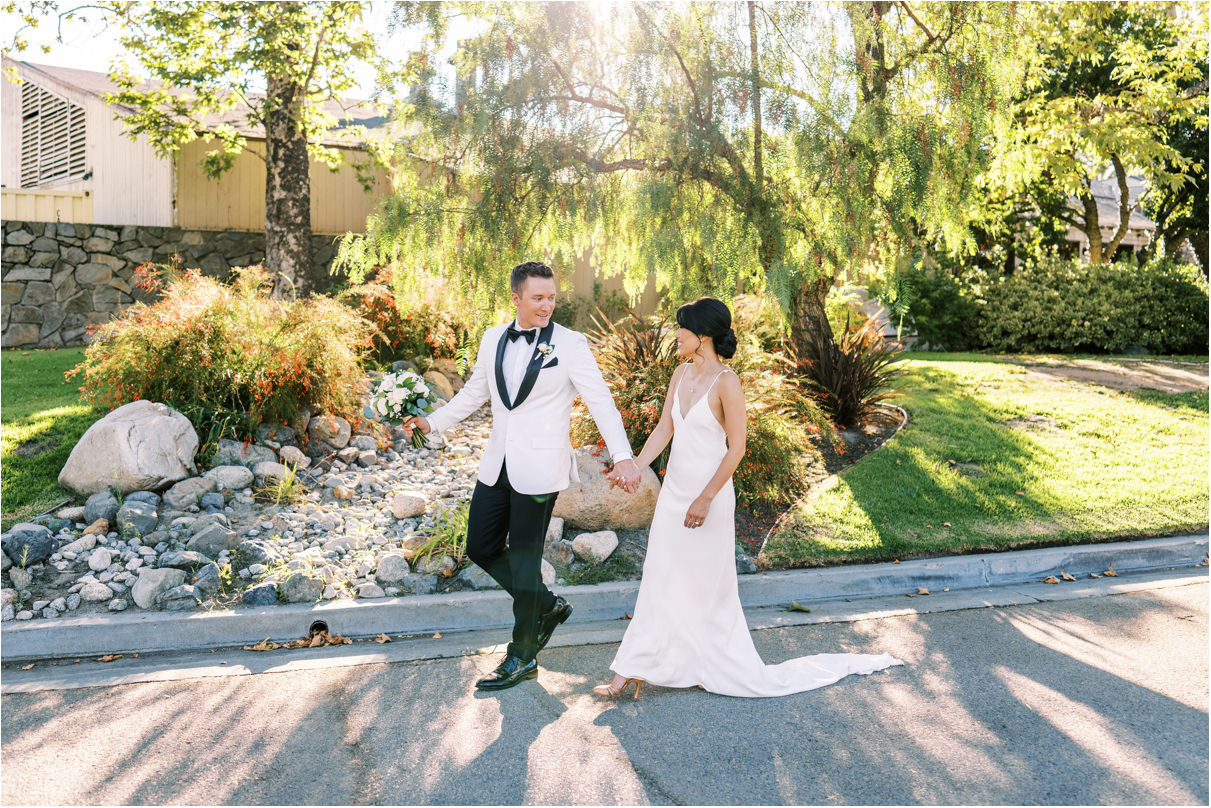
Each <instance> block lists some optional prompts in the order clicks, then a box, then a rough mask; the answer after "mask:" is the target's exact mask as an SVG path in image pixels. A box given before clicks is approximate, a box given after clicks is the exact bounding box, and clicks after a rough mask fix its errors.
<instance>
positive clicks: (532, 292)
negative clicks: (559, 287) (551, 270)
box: [513, 278, 555, 328]
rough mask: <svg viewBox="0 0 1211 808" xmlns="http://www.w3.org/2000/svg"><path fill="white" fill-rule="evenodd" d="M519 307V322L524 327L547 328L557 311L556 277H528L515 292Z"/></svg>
mask: <svg viewBox="0 0 1211 808" xmlns="http://www.w3.org/2000/svg"><path fill="white" fill-rule="evenodd" d="M513 305H514V306H516V307H517V324H518V325H519V326H521V327H522V328H545V327H546V325H547V323H549V322H551V313H552V312H554V311H555V279H554V278H526V282H525V283H524V284H522V287H521V289H520V290H518V291H516V292H514V293H513Z"/></svg>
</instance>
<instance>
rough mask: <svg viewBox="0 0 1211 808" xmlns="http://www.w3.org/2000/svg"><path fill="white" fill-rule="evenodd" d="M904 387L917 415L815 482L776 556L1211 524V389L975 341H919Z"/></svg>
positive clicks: (770, 546)
mask: <svg viewBox="0 0 1211 808" xmlns="http://www.w3.org/2000/svg"><path fill="white" fill-rule="evenodd" d="M1102 358H1103V359H1105V358H1106V357H1102ZM1203 361H1205V357H1204V358H1203ZM899 389H900V391H901V392H902V393H903V395H902V396H901V397H900V398H899V399H898V400H897V403H899V404H900V405H901V406H902V407H904V408H905V409H906V410H907V411H908V412H909V414H910V422H909V425H908V426H907V427H906V428H905V429H904V430H903V431H901V432H900V434H899V435H897V436H896V437H895V438H894V439H892V441H891V442H890V443H889V444H888V445H887V446H885V447H884V448H882V449H880V450H878V451H876V452H874V453H873V454H871V455H869V456H867V457H866V458H864V459H863V460H862V461H860V462H859V463H857V464H856V465H854V466H853V467H852V468H850V469H847V470H846V471H845V472H844V473H842V474H841V475H840V476H839V477H836V478H832V480H831V481H830V482H831V483H832V484H831V485H828V484H826V485H822V486H820V488H818V489H817V490H814V491H812V492H809V494H808V496H807V497H806V498H805V499H804V500H803V501H801V502H800V503H799V504H798V505H797V506H796V507H795V509H794V511H793V512H792V513H791V514H790V515H789V516H788V517H787V519H786V520H785V521H784V522H783V524H782V526H781V527H780V529H779V530H778V531H777V532H776V533H775V534H773V535H771V536H770V537H769V539H768V540H767V541H766V543H765V546H764V548H763V550H762V553H761V556H762V561H763V562H764V563H766V564H770V565H773V566H778V567H802V566H816V565H831V564H837V563H860V562H871V561H888V560H893V559H903V558H910V557H914V556H930V555H940V554H949V553H970V552H979V551H986V550H1006V549H1011V548H1019V547H1029V546H1043V545H1049V544H1075V543H1081V542H1093V541H1103V540H1112V539H1116V538H1135V537H1141V536H1155V535H1171V534H1175V533H1180V532H1183V531H1191V530H1202V529H1206V527H1207V513H1208V510H1207V509H1208V496H1207V460H1208V457H1207V455H1208V451H1207V438H1208V431H1207V423H1208V418H1207V415H1208V413H1207V406H1208V404H1207V393H1206V392H1205V391H1203V392H1194V393H1178V394H1165V393H1160V392H1155V391H1150V390H1141V391H1135V392H1118V391H1115V390H1111V389H1108V388H1106V387H1101V386H1097V385H1092V384H1083V383H1077V382H1074V381H1070V380H1067V379H1063V378H1057V377H1052V376H1043V375H1042V374H1034V373H1029V372H1028V371H1027V370H1026V369H1025V368H1022V367H1019V366H1017V365H1014V364H1011V363H1007V362H1004V361H1002V360H1001V359H999V358H992V357H984V356H979V355H974V354H958V355H938V354H915V355H913V358H912V359H911V360H910V361H909V367H908V373H907V374H906V376H905V377H904V379H903V380H902V381H901V382H900V384H899Z"/></svg>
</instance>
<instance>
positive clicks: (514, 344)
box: [501, 320, 539, 403]
mask: <svg viewBox="0 0 1211 808" xmlns="http://www.w3.org/2000/svg"><path fill="white" fill-rule="evenodd" d="M510 327H511V328H516V329H517V330H518V331H521V332H523V334H524V332H525V331H526V330H527V329H524V328H522V327H521V325H520V324H519V323H518V322H517V320H514V321H513V325H512V326H510ZM529 331H530V333H531V334H533V335H534V340H535V342H526V338H525V336H520V337H518V338H517V339H510V340H509V344H508V345H506V346H505V355H504V358H503V359H502V360H501V370H503V371H504V374H505V390H507V391H508V392H509V401H512V402H514V403H516V401H517V391H518V390H520V389H521V380H522V379H524V378H525V377H526V366H527V365H529V364H530V357H532V356H533V355H534V347H535V344H536V342H537V340H538V333H539V329H538V328H531V329H529ZM506 339H508V337H506Z"/></svg>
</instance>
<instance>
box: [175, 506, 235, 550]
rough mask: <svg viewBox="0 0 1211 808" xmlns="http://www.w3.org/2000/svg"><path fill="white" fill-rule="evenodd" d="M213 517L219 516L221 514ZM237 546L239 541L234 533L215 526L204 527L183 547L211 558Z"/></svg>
mask: <svg viewBox="0 0 1211 808" xmlns="http://www.w3.org/2000/svg"><path fill="white" fill-rule="evenodd" d="M207 515H208V516H209V515H211V514H207ZM213 515H214V516H221V515H222V514H213ZM238 545H239V539H238V538H237V537H236V534H235V532H234V531H231V530H228V529H227V528H225V527H222V526H220V525H217V524H211V525H207V526H205V527H204V528H203V529H202V530H201V531H200V532H198V533H195V534H194V536H193V538H191V539H190V540H189V541H187V542H186V543H185V546H186V547H187V548H189V549H190V550H197V551H198V552H199V553H205V554H206V555H208V556H211V557H214V556H217V555H219V554H220V553H222V552H223V551H224V550H232V549H234V548H235V547H237V546H238Z"/></svg>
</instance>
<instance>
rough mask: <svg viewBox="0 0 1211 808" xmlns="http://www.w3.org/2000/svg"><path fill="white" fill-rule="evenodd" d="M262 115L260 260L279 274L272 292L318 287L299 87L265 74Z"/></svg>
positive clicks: (298, 291)
mask: <svg viewBox="0 0 1211 808" xmlns="http://www.w3.org/2000/svg"><path fill="white" fill-rule="evenodd" d="M266 85H267V87H266V89H267V93H266V115H265V263H266V265H267V266H268V268H269V270H270V271H272V272H275V273H277V274H278V277H279V282H278V284H277V287H276V291H277V292H279V293H284V294H287V295H289V294H294V295H304V294H308V293H311V292H316V291H323V286H324V283H323V281H324V278H323V277H322V271H317V269H316V267H315V264H314V261H313V260H312V253H311V171H310V162H309V158H308V156H307V138H306V137H305V136H304V135H303V133H302V131H301V127H300V126H299V120H298V110H299V107H300V106H301V105H302V103H303V100H304V99H303V98H302V88H301V87H300V86H299V84H298V83H297V81H295V80H293V79H291V78H288V77H279V76H268V77H267V82H266Z"/></svg>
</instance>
